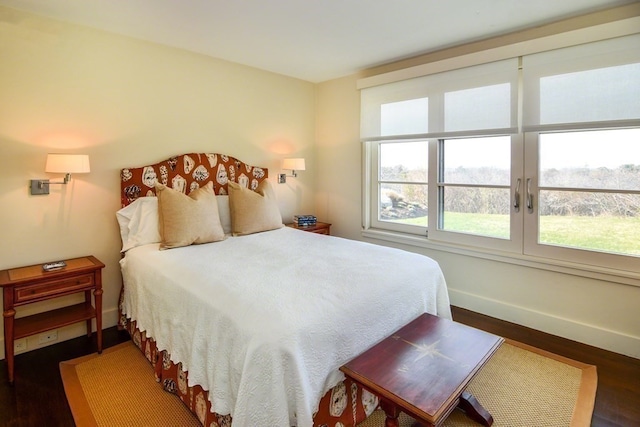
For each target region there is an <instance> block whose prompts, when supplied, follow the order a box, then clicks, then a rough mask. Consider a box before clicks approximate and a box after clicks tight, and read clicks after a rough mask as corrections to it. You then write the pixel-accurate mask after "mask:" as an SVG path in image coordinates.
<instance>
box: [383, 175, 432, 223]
mask: <svg viewBox="0 0 640 427" xmlns="http://www.w3.org/2000/svg"><path fill="white" fill-rule="evenodd" d="M379 200H380V206H379V220H380V221H392V222H399V223H403V224H411V225H420V226H423V227H426V226H427V186H426V185H423V184H381V185H380V199H379Z"/></svg>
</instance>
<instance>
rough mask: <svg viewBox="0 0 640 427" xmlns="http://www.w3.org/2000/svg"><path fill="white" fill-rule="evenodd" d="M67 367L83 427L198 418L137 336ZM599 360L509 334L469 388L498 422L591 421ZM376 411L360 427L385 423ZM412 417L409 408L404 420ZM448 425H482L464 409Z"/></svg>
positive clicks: (189, 422)
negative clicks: (569, 355) (159, 378)
mask: <svg viewBox="0 0 640 427" xmlns="http://www.w3.org/2000/svg"><path fill="white" fill-rule="evenodd" d="M60 372H61V375H62V381H63V383H64V389H65V393H66V395H67V400H68V401H69V406H70V407H71V412H72V413H73V417H74V420H75V422H76V425H77V427H85V426H123V427H126V426H132V427H133V426H136V427H139V426H146V425H148V426H156V425H167V422H170V424H171V425H175V426H198V425H199V423H198V420H197V418H196V417H195V416H193V415H192V414H191V413H190V412H189V411H188V410H187V409H186V407H185V406H184V405H183V404H182V402H181V401H180V400H179V399H178V397H177V396H174V395H172V394H170V393H167V392H165V391H163V390H162V387H161V386H160V385H159V384H158V383H157V382H156V381H155V379H154V374H153V368H152V367H151V365H150V364H149V363H148V362H147V360H146V359H145V358H144V356H143V355H142V353H140V351H139V350H138V349H137V348H136V347H135V346H134V345H133V344H132V343H131V342H127V343H123V344H120V345H117V346H115V347H111V348H109V349H106V350H105V351H103V352H102V355H100V356H98V355H97V354H92V355H89V356H85V357H81V358H78V359H74V360H70V361H67V362H62V363H61V364H60ZM596 386H597V374H596V367H595V366H592V365H586V364H584V363H580V362H576V361H574V360H570V359H566V358H564V357H561V356H558V355H554V354H551V353H548V352H545V351H542V350H539V349H536V348H533V347H529V346H526V345H524V344H521V343H517V342H514V341H509V340H507V341H506V342H505V344H503V345H502V346H501V347H500V348H499V349H498V351H497V352H496V354H495V355H494V356H493V358H492V359H491V360H490V361H489V362H488V363H487V364H486V365H485V367H484V368H483V369H482V370H481V371H480V372H479V373H478V374H477V375H476V377H475V378H474V379H473V380H472V381H471V383H470V384H469V386H468V387H467V390H468V391H470V392H471V393H473V395H474V396H475V397H476V398H477V399H478V400H479V401H480V402H481V403H482V404H483V405H484V407H485V408H486V409H487V410H488V411H489V412H490V413H491V414H492V416H493V419H494V424H493V426H494V427H500V426H508V427H518V426H523V427H524V426H533V425H535V426H543V427H544V426H549V427H557V426H572V427H577V426H589V425H590V423H591V416H592V414H593V406H594V402H595V394H596ZM384 420H385V417H384V413H383V412H382V411H380V410H378V411H375V412H374V413H373V414H372V415H371V416H370V417H369V418H367V420H365V421H364V422H363V423H361V424H360V425H359V426H358V427H382V426H384ZM412 423H413V420H412V419H411V418H409V417H408V416H406V415H404V414H402V415H401V416H400V426H401V427H409V426H411V424H412ZM444 426H447V427H454V426H455V427H459V426H460V427H462V426H469V427H477V426H479V424H476V423H474V422H473V421H471V420H469V419H468V418H466V417H465V416H464V414H463V413H462V412H460V411H459V410H455V411H454V412H453V413H452V414H451V415H450V416H449V418H448V419H447V420H446V421H445V423H444Z"/></svg>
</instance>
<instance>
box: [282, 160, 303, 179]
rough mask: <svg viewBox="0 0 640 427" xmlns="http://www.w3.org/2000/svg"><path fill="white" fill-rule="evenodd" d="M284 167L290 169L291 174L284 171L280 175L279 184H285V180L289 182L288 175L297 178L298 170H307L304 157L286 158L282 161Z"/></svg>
mask: <svg viewBox="0 0 640 427" xmlns="http://www.w3.org/2000/svg"><path fill="white" fill-rule="evenodd" d="M282 169H285V170H290V171H291V175H287V174H284V173H281V174H280V175H278V184H284V183H285V182H287V177H288V176H290V177H293V178H296V177H297V176H298V174H297V173H296V171H303V170H306V168H305V165H304V159H284V160H283V161H282Z"/></svg>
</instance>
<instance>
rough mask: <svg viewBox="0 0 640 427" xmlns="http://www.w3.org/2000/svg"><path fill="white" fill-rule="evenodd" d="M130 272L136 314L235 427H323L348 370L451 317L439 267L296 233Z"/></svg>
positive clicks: (155, 254)
mask: <svg viewBox="0 0 640 427" xmlns="http://www.w3.org/2000/svg"><path fill="white" fill-rule="evenodd" d="M120 263H121V267H122V273H123V278H124V283H125V299H124V310H125V313H126V314H127V316H128V317H130V318H131V319H133V320H136V321H137V322H138V327H139V328H140V329H141V330H143V331H146V332H147V336H150V337H153V338H154V339H155V340H156V342H157V345H158V348H159V349H160V350H168V351H169V353H170V354H171V358H172V360H173V362H176V363H177V362H182V365H183V369H184V370H186V371H188V372H189V382H190V385H194V384H199V385H201V386H202V387H203V388H204V389H206V390H209V399H210V400H211V402H212V404H213V407H214V408H215V410H216V412H218V413H221V414H231V415H232V416H233V424H234V426H267V425H268V426H291V425H298V426H311V425H312V423H313V421H312V419H313V413H314V412H315V411H316V410H317V408H318V404H319V402H320V398H321V397H322V396H323V395H324V394H325V393H326V392H327V390H329V389H330V388H332V387H333V386H334V385H336V384H337V383H338V382H339V381H341V380H342V379H343V378H344V377H343V376H342V373H341V372H339V371H338V368H339V367H340V366H341V365H343V364H344V363H345V362H347V361H348V360H350V359H352V358H353V357H355V356H356V355H358V354H360V353H361V352H363V351H364V350H366V349H367V348H369V347H371V346H372V345H373V344H375V343H376V342H378V341H380V340H381V339H383V338H384V337H386V336H388V335H390V334H391V333H392V332H393V331H395V330H397V329H398V328H400V327H401V326H402V325H404V324H406V323H408V322H409V321H411V320H412V319H414V318H415V317H417V316H418V315H420V314H421V313H423V312H429V313H432V314H437V315H440V316H443V317H447V318H451V311H450V308H449V297H448V294H447V289H446V285H445V281H444V278H443V275H442V272H441V270H440V267H439V266H438V264H437V263H436V262H435V261H433V260H432V259H430V258H427V257H425V256H422V255H418V254H414V253H410V252H405V251H400V250H397V249H392V248H388V247H383V246H377V245H371V244H367V243H362V242H357V241H352V240H346V239H340V238H337V237H328V236H324V235H317V234H313V233H307V232H301V231H298V230H294V229H291V228H282V229H279V230H274V231H269V232H264V233H258V234H253V235H249V236H244V237H229V238H227V239H226V240H224V241H222V242H217V243H211V244H205V245H196V246H189V247H185V248H179V249H171V250H165V251H160V250H158V245H157V244H153V245H146V246H140V247H137V248H134V249H131V250H129V251H128V252H127V255H126V257H125V258H124V259H122V260H121V262H120Z"/></svg>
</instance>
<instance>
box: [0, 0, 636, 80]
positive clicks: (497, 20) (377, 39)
mask: <svg viewBox="0 0 640 427" xmlns="http://www.w3.org/2000/svg"><path fill="white" fill-rule="evenodd" d="M636 1H637V0H636ZM633 2H634V0H446V1H445V0H0V5H5V6H8V7H12V8H15V9H20V10H24V11H28V12H32V13H35V14H38V15H43V16H47V17H51V18H54V19H59V20H62V21H67V22H73V23H77V24H81V25H86V26H89V27H94V28H99V29H102V30H106V31H110V32H113V33H119V34H123V35H127V36H131V37H135V38H139V39H143V40H148V41H153V42H157V43H161V44H164V45H169V46H174V47H178V48H183V49H187V50H190V51H193V52H197V53H201V54H205V55H209V56H213V57H216V58H221V59H226V60H229V61H233V62H237V63H241V64H245V65H249V66H252V67H256V68H260V69H263V70H268V71H272V72H275V73H280V74H284V75H288V76H292V77H296V78H299V79H302V80H307V81H311V82H322V81H326V80H330V79H333V78H337V77H342V76H345V75H349V74H353V73H355V72H357V71H359V70H362V69H365V68H370V67H373V66H377V65H381V64H384V63H388V62H392V61H395V60H399V59H404V58H408V57H411V56H415V55H419V54H423V53H427V52H432V51H435V50H439V49H442V48H445V47H450V46H455V45H458V44H462V43H467V42H471V41H476V40H480V39H484V38H487V37H491V36H495V35H499V34H504V33H508V32H512V31H515V30H520V29H523V28H528V27H534V26H538V25H541V24H545V23H548V22H553V21H557V20H559V19H563V18H567V17H571V16H577V15H582V14H585V13H589V12H593V11H596V10H600V9H605V8H609V7H614V6H618V5H622V4H627V3H633Z"/></svg>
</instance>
